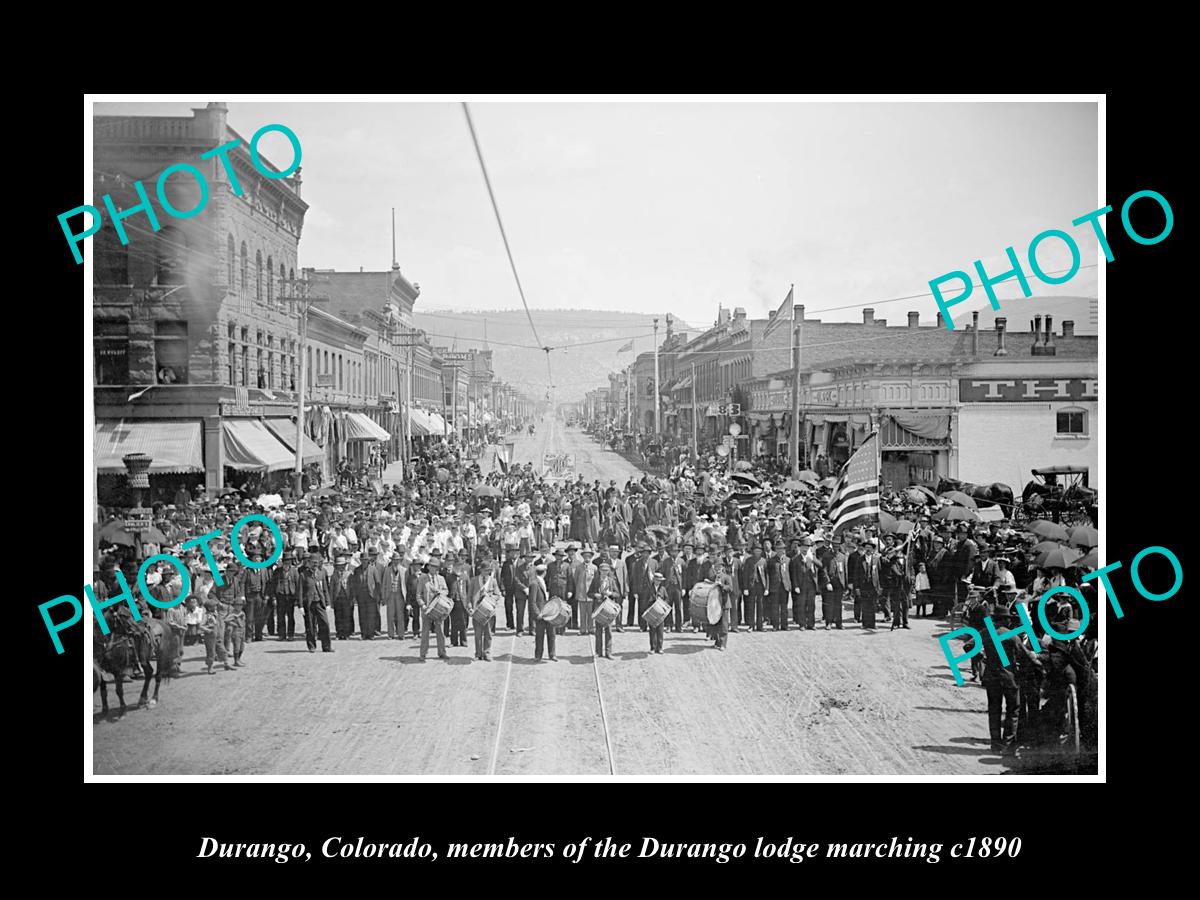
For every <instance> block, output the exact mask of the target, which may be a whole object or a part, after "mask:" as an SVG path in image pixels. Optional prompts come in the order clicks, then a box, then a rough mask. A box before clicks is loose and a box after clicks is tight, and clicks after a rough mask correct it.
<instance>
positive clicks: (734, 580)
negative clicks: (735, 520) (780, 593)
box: [727, 541, 747, 631]
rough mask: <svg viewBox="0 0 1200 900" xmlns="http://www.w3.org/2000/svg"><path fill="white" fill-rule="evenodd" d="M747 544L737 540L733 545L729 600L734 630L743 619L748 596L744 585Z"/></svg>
mask: <svg viewBox="0 0 1200 900" xmlns="http://www.w3.org/2000/svg"><path fill="white" fill-rule="evenodd" d="M745 551H746V545H745V544H743V543H742V542H741V541H737V542H736V543H735V544H734V545H733V553H732V555H731V556H730V559H729V565H728V567H727V568H728V571H729V589H730V591H732V594H731V599H730V602H729V627H730V629H731V630H733V631H737V630H738V629H739V628H740V627H741V625H742V621H743V613H742V611H743V607H744V606H745V602H744V601H745V600H746V598H747V592H746V591H745V590H743V587H742V564H743V563H744V562H745V561H746V558H745Z"/></svg>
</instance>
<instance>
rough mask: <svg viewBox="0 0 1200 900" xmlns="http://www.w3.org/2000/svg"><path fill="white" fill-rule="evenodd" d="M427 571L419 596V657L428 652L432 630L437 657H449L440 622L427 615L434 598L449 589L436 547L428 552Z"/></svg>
mask: <svg viewBox="0 0 1200 900" xmlns="http://www.w3.org/2000/svg"><path fill="white" fill-rule="evenodd" d="M426 566H427V568H428V569H429V572H428V573H427V574H426V575H425V576H424V577H423V578H422V579H421V587H420V596H421V659H424V658H425V657H426V655H427V654H428V653H429V632H430V630H433V631H434V632H436V634H437V647H438V659H449V658H450V657H449V655H448V654H447V653H446V634H445V632H444V631H443V630H442V627H441V622H434V620H433V617H432V616H430V615H429V610H430V608H431V607H432V606H433V601H434V599H435V598H437V597H440V596H448V594H449V589H448V588H447V586H446V579H445V577H444V576H443V575H442V571H441V569H442V551H440V550H438V549H437V548H436V547H435V548H434V549H433V550H431V551H430V552H429V562H428V563H426Z"/></svg>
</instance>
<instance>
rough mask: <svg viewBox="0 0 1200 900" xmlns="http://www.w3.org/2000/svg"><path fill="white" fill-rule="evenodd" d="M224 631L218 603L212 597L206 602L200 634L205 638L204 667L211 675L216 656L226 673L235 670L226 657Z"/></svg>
mask: <svg viewBox="0 0 1200 900" xmlns="http://www.w3.org/2000/svg"><path fill="white" fill-rule="evenodd" d="M224 630H225V623H224V622H222V621H221V618H220V616H219V615H218V614H217V601H216V600H215V599H213V598H211V597H210V598H209V599H207V600H205V601H204V618H203V620H202V621H201V623H200V634H201V635H202V636H203V638H204V667H205V669H206V671H207V672H208V674H209V675H211V674H212V670H213V657H214V656H215V657H216V658H217V659H219V660H221V665H223V666H224V667H225V670H226V671H231V670H232V669H233V666H231V665H230V664H229V659H228V658H227V657H226V656H225V645H224V643H222V641H221V635H222V634H223V632H224Z"/></svg>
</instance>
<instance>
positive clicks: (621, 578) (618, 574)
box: [597, 544, 629, 631]
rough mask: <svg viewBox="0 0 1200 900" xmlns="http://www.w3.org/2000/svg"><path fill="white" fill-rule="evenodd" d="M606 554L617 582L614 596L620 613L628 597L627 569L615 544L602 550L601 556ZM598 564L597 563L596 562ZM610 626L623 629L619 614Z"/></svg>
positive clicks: (619, 549) (619, 629) (618, 629)
mask: <svg viewBox="0 0 1200 900" xmlns="http://www.w3.org/2000/svg"><path fill="white" fill-rule="evenodd" d="M605 555H607V557H608V561H609V562H610V563H612V573H613V578H614V579H615V580H616V582H617V596H616V598H614V599H615V600H616V602H617V605H618V606H620V607H621V610H622V613H623V612H624V609H625V603H626V600H627V598H628V597H629V569H628V568H626V566H625V562H624V560H622V559H621V548H620V547H619V546H618V545H616V544H609V545H608V550H607V551H605V552H603V553H602V554H601V556H602V557H603V556H605ZM597 566H599V563H597ZM612 627H614V628H616V630H617V631H624V630H625V626H624V625H623V624H621V616H619V615H618V616H617V618H616V621H614V622H613V624H612Z"/></svg>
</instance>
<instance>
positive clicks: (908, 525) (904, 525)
mask: <svg viewBox="0 0 1200 900" xmlns="http://www.w3.org/2000/svg"><path fill="white" fill-rule="evenodd" d="M915 527H916V525H915V524H914V522H913V520H912V519H900V520H899V521H898V522H897V523H896V527H895V528H893V529H892V534H908V533H909V532H910V531H912V530H913V529H914V528H915Z"/></svg>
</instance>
